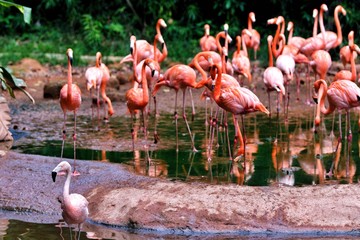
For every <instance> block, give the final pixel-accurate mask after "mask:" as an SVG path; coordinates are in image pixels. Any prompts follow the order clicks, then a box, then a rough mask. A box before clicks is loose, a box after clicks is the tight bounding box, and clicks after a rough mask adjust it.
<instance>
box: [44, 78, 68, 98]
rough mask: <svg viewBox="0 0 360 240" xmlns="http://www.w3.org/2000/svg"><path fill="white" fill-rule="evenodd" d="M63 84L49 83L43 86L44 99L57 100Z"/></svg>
mask: <svg viewBox="0 0 360 240" xmlns="http://www.w3.org/2000/svg"><path fill="white" fill-rule="evenodd" d="M64 84H65V82H49V83H47V84H45V85H44V98H50V99H57V98H59V97H60V90H61V88H62V86H63V85H64Z"/></svg>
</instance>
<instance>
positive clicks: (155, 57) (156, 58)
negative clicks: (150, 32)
mask: <svg viewBox="0 0 360 240" xmlns="http://www.w3.org/2000/svg"><path fill="white" fill-rule="evenodd" d="M157 43H158V35H156V36H155V37H154V61H155V62H158V55H157V54H156V52H157V51H156V50H157Z"/></svg>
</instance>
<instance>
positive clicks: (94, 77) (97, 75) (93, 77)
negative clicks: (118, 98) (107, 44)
mask: <svg viewBox="0 0 360 240" xmlns="http://www.w3.org/2000/svg"><path fill="white" fill-rule="evenodd" d="M101 60H102V55H101V53H100V52H97V53H96V61H95V66H94V67H89V68H88V69H87V70H86V72H85V78H86V86H87V90H88V91H90V96H92V92H91V90H92V88H95V89H96V105H97V116H98V121H100V114H99V108H100V92H101V96H102V98H103V99H104V101H105V102H106V103H107V104H108V114H109V116H112V115H113V114H114V109H113V107H112V103H111V100H110V98H109V97H108V96H107V95H106V92H105V89H106V84H107V82H108V81H109V79H110V71H109V69H108V68H107V67H106V65H105V64H104V63H102V62H101ZM91 110H92V114H91V116H93V114H94V111H93V108H92V105H91ZM104 119H105V120H107V119H108V117H107V114H106V113H105V117H104Z"/></svg>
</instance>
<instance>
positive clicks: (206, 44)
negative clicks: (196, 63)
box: [200, 24, 218, 51]
mask: <svg viewBox="0 0 360 240" xmlns="http://www.w3.org/2000/svg"><path fill="white" fill-rule="evenodd" d="M204 31H205V32H204V36H203V37H201V38H200V48H201V51H216V50H217V49H218V48H217V46H216V40H215V38H214V37H213V36H211V35H210V25H209V24H205V25H204Z"/></svg>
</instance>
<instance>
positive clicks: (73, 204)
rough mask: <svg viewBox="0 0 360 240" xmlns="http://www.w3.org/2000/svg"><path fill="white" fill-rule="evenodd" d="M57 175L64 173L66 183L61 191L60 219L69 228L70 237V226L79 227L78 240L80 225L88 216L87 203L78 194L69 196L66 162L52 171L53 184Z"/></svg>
mask: <svg viewBox="0 0 360 240" xmlns="http://www.w3.org/2000/svg"><path fill="white" fill-rule="evenodd" d="M58 173H65V176H66V181H65V184H64V190H63V199H62V200H61V209H62V217H63V218H64V221H65V222H66V224H67V225H68V226H69V229H70V235H71V228H70V225H71V224H77V225H78V227H79V236H78V239H80V230H81V225H82V224H83V223H84V222H85V220H86V219H87V217H88V216H89V209H88V205H89V203H88V201H87V200H86V198H85V197H84V196H83V195H81V194H78V193H71V194H70V190H69V188H70V181H71V166H70V164H69V163H68V162H66V161H62V162H60V163H59V164H58V165H57V166H56V167H55V168H54V170H52V179H53V181H54V182H55V180H56V176H57V174H58Z"/></svg>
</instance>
